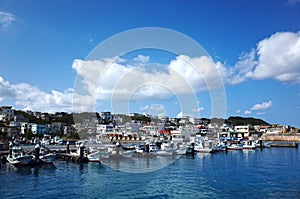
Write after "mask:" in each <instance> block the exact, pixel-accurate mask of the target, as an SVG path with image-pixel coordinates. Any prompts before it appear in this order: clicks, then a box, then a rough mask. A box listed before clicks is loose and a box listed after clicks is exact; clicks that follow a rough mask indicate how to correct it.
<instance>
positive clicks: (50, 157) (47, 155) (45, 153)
mask: <svg viewBox="0 0 300 199" xmlns="http://www.w3.org/2000/svg"><path fill="white" fill-rule="evenodd" d="M39 158H40V160H42V161H43V163H46V164H51V163H53V161H54V160H55V158H56V154H55V153H52V152H51V151H50V150H49V149H48V148H46V147H45V146H42V147H40V154H39Z"/></svg>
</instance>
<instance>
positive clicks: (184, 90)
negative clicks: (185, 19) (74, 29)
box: [72, 55, 223, 101]
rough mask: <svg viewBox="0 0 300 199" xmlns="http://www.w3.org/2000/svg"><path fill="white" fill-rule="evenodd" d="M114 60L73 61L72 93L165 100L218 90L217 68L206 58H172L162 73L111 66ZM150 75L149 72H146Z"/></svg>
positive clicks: (125, 98)
mask: <svg viewBox="0 0 300 199" xmlns="http://www.w3.org/2000/svg"><path fill="white" fill-rule="evenodd" d="M117 60H118V59H117V58H107V59H104V60H88V61H83V60H78V59H76V60H74V61H73V65H72V68H73V69H74V70H75V71H76V72H77V74H78V77H79V78H78V80H79V81H78V83H79V84H78V86H75V92H77V93H85V94H88V95H91V96H93V95H94V96H95V98H96V99H100V100H111V99H117V100H125V101H126V100H128V99H131V100H149V99H158V100H166V99H169V97H170V96H171V95H181V94H192V93H195V92H198V91H201V90H207V89H211V88H215V87H218V86H222V83H223V82H222V79H221V77H220V76H219V73H218V71H217V66H216V64H215V63H214V62H213V60H212V59H211V58H209V57H205V56H203V57H195V58H191V57H188V56H185V55H181V56H178V57H176V59H174V60H172V61H171V62H170V64H168V65H165V66H161V67H164V69H162V70H157V69H156V70H153V71H151V70H149V68H147V70H146V69H144V68H142V67H136V66H131V65H125V63H124V62H123V63H119V62H118V63H115V61H117ZM149 71H151V72H149Z"/></svg>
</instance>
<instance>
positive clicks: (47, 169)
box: [0, 148, 300, 199]
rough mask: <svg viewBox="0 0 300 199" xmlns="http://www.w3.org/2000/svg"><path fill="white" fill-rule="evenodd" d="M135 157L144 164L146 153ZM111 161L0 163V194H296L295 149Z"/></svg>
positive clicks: (299, 182)
mask: <svg viewBox="0 0 300 199" xmlns="http://www.w3.org/2000/svg"><path fill="white" fill-rule="evenodd" d="M138 161H139V162H140V163H139V165H142V166H143V165H147V164H149V160H147V159H146V158H144V159H143V158H141V159H139V160H138ZM143 161H145V162H147V161H148V162H147V164H144V163H143ZM123 164H125V163H123ZM150 164H154V162H151V161H150ZM112 165H113V164H107V163H96V162H93V163H82V164H79V163H72V162H66V161H63V160H56V161H55V162H54V165H46V166H42V167H23V168H16V167H14V166H12V165H10V164H8V163H7V164H2V165H1V168H0V198H3V199H7V198H11V199H12V198H16V199H19V198H30V199H33V198H43V199H45V198H57V199H61V198H72V199H76V198H185V199H187V198H193V199H195V198H230V199H235V198H238V199H241V198H259V199H261V198H280V199H282V198H289V199H291V198H295V199H296V198H297V199H299V198H300V149H296V148H265V149H262V150H260V149H256V150H247V151H245V150H243V151H228V152H219V153H214V154H204V153H198V154H195V155H194V156H190V155H189V156H185V155H184V156H181V157H179V158H176V159H174V160H173V161H171V162H170V163H169V164H168V165H166V166H164V167H162V168H157V169H154V170H144V171H143V172H130V171H128V170H126V169H125V170H122V168H121V169H120V168H119V169H118V167H115V166H112ZM118 165H119V166H121V167H123V166H124V165H120V164H118ZM125 166H126V165H125ZM132 171H133V170H132ZM139 171H142V170H139Z"/></svg>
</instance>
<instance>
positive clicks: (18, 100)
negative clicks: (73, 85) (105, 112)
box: [0, 77, 73, 112]
mask: <svg viewBox="0 0 300 199" xmlns="http://www.w3.org/2000/svg"><path fill="white" fill-rule="evenodd" d="M0 85H1V87H0V94H1V98H2V100H4V99H14V101H15V104H14V105H15V106H16V107H18V108H19V109H24V110H28V109H30V110H36V111H46V112H56V111H66V112H71V111H72V98H73V89H67V90H65V91H64V92H59V91H55V90H52V91H51V93H46V92H43V91H41V90H39V89H38V88H36V87H33V86H31V85H29V84H26V83H19V84H10V83H9V82H8V81H5V80H4V79H3V78H2V77H0Z"/></svg>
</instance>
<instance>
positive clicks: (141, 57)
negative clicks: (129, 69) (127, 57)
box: [133, 55, 150, 63]
mask: <svg viewBox="0 0 300 199" xmlns="http://www.w3.org/2000/svg"><path fill="white" fill-rule="evenodd" d="M149 60H150V56H145V55H138V56H137V57H135V58H134V59H133V61H137V62H141V63H147V62H149Z"/></svg>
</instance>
